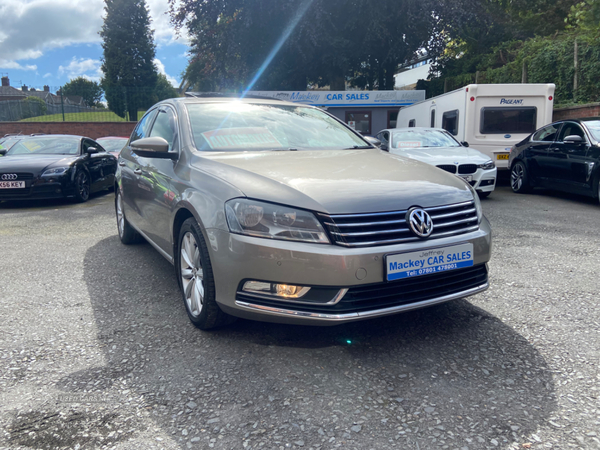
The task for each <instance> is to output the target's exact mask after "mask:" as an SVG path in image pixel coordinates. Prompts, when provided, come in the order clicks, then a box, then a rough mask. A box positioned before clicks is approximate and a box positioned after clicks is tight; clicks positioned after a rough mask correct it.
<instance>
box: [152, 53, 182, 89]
mask: <svg viewBox="0 0 600 450" xmlns="http://www.w3.org/2000/svg"><path fill="white" fill-rule="evenodd" d="M154 65H155V66H156V69H157V70H158V73H162V74H163V75H164V76H166V77H167V80H169V83H171V84H172V85H173V87H176V88H177V87H179V81H177V79H176V78H175V77H172V76H171V75H169V74H168V73H167V72H165V65H164V64H163V63H162V61H161V60H160V59H158V58H154Z"/></svg>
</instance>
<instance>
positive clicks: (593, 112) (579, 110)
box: [553, 103, 600, 120]
mask: <svg viewBox="0 0 600 450" xmlns="http://www.w3.org/2000/svg"><path fill="white" fill-rule="evenodd" d="M584 117H600V103H589V104H587V105H577V106H570V107H568V108H557V109H555V110H554V114H553V120H564V119H578V118H584Z"/></svg>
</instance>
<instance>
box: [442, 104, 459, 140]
mask: <svg viewBox="0 0 600 450" xmlns="http://www.w3.org/2000/svg"><path fill="white" fill-rule="evenodd" d="M442 128H443V129H444V130H446V131H448V132H449V133H451V134H452V136H456V135H457V134H458V109H455V110H454V111H446V112H445V113H443V114H442Z"/></svg>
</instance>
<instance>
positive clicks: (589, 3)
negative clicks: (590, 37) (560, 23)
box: [565, 0, 600, 34]
mask: <svg viewBox="0 0 600 450" xmlns="http://www.w3.org/2000/svg"><path fill="white" fill-rule="evenodd" d="M565 22H566V23H567V24H568V25H567V28H569V29H573V28H576V29H577V28H578V29H581V30H585V31H592V32H594V31H595V32H596V33H597V34H598V33H600V0H584V1H582V2H580V3H577V4H576V5H573V6H571V11H570V12H569V17H567V18H566V19H565Z"/></svg>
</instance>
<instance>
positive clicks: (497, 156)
mask: <svg viewBox="0 0 600 450" xmlns="http://www.w3.org/2000/svg"><path fill="white" fill-rule="evenodd" d="M509 156H510V155H509V154H508V153H504V154H501V155H496V159H508V157H509Z"/></svg>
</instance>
